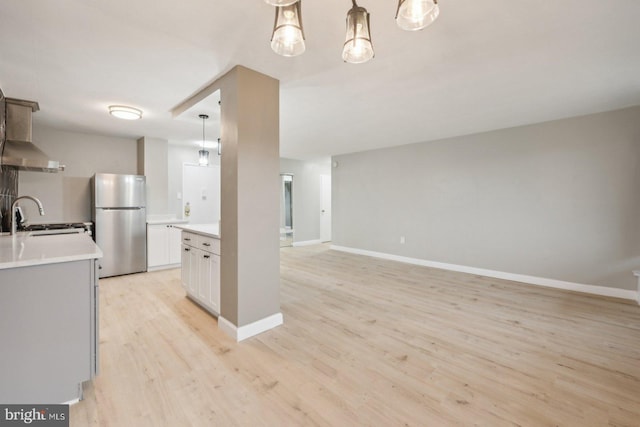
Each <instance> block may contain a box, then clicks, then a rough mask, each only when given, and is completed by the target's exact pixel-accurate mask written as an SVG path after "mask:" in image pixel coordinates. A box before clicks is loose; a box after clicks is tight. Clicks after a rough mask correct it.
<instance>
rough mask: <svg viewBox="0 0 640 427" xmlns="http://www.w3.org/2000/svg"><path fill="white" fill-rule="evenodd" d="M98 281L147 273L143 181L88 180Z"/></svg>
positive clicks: (101, 176) (102, 177)
mask: <svg viewBox="0 0 640 427" xmlns="http://www.w3.org/2000/svg"><path fill="white" fill-rule="evenodd" d="M91 187H92V190H93V191H92V204H93V209H92V219H93V222H94V224H95V237H96V243H97V245H98V246H99V247H100V249H102V252H103V254H104V256H103V258H102V259H101V260H100V277H110V276H118V275H121V274H129V273H138V272H141V271H146V270H147V210H146V200H145V177H144V176H142V175H116V174H110V173H97V174H95V175H94V176H93V178H91Z"/></svg>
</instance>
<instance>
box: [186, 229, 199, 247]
mask: <svg viewBox="0 0 640 427" xmlns="http://www.w3.org/2000/svg"><path fill="white" fill-rule="evenodd" d="M198 237H199V236H198V235H197V234H194V233H189V232H188V231H183V232H182V243H183V244H185V245H189V246H197V245H198Z"/></svg>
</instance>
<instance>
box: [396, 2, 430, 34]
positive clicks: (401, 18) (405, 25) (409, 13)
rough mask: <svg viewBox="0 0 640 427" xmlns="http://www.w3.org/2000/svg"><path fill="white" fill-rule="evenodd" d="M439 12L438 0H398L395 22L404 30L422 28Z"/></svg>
mask: <svg viewBox="0 0 640 427" xmlns="http://www.w3.org/2000/svg"><path fill="white" fill-rule="evenodd" d="M439 14H440V8H439V7H438V0H399V1H398V9H397V11H396V23H397V24H398V27H400V28H402V29H403V30H406V31H417V30H422V29H423V28H426V27H427V26H429V25H430V24H431V23H433V21H435V20H436V18H438V15H439Z"/></svg>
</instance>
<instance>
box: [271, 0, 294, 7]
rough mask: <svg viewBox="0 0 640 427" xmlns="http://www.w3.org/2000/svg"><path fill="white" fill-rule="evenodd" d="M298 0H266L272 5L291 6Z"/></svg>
mask: <svg viewBox="0 0 640 427" xmlns="http://www.w3.org/2000/svg"><path fill="white" fill-rule="evenodd" d="M297 1H298V0H264V2H265V3H267V4H270V5H271V6H289V5H290V4H294V3H295V2H297Z"/></svg>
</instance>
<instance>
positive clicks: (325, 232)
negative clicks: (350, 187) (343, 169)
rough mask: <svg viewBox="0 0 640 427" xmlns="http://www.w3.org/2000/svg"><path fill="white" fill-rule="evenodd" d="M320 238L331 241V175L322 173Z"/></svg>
mask: <svg viewBox="0 0 640 427" xmlns="http://www.w3.org/2000/svg"><path fill="white" fill-rule="evenodd" d="M320 240H322V241H323V242H329V241H331V175H320Z"/></svg>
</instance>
